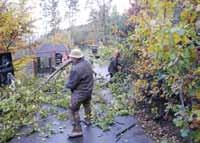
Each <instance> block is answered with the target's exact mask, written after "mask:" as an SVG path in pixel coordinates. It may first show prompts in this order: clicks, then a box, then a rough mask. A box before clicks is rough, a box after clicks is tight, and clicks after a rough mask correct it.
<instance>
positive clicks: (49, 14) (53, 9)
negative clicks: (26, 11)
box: [40, 0, 61, 35]
mask: <svg viewBox="0 0 200 143" xmlns="http://www.w3.org/2000/svg"><path fill="white" fill-rule="evenodd" d="M58 4H59V0H41V4H40V5H41V7H42V10H43V17H44V18H45V19H46V22H47V23H46V24H49V27H50V33H51V34H52V35H54V34H55V33H56V31H57V30H58V29H59V25H60V22H61V18H60V13H59V10H58ZM46 28H48V26H47V25H46ZM47 31H48V30H47V29H46V32H47Z"/></svg>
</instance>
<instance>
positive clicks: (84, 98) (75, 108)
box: [66, 49, 94, 138]
mask: <svg viewBox="0 0 200 143" xmlns="http://www.w3.org/2000/svg"><path fill="white" fill-rule="evenodd" d="M69 57H70V60H71V62H72V69H71V72H70V75H69V80H68V82H67V84H66V87H67V88H69V89H70V90H71V92H72V95H71V105H70V111H71V115H72V121H73V130H72V132H71V134H69V138H73V137H78V136H82V135H83V133H82V129H81V125H80V116H79V109H80V106H81V105H83V107H84V110H85V123H86V125H91V122H90V119H91V107H90V101H91V95H92V90H93V83H94V80H93V70H92V67H91V65H90V64H89V62H87V61H86V60H85V59H84V56H83V54H82V52H81V51H80V50H79V49H74V50H72V51H71V53H70V55H69Z"/></svg>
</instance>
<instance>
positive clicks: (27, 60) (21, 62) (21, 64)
mask: <svg viewBox="0 0 200 143" xmlns="http://www.w3.org/2000/svg"><path fill="white" fill-rule="evenodd" d="M34 58H35V57H34V56H26V57H23V58H20V59H18V60H15V61H14V68H15V70H17V71H18V70H21V69H23V68H24V67H25V66H26V65H27V64H28V63H30V62H32V61H33V59H34Z"/></svg>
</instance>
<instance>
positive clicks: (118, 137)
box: [116, 123, 136, 142]
mask: <svg viewBox="0 0 200 143" xmlns="http://www.w3.org/2000/svg"><path fill="white" fill-rule="evenodd" d="M135 125H136V123H133V124H131V125H130V126H128V127H127V128H125V129H123V130H122V131H120V132H119V133H117V134H116V142H118V141H119V140H120V138H121V136H122V135H123V134H124V133H125V132H127V131H128V130H130V129H131V128H133V127H135Z"/></svg>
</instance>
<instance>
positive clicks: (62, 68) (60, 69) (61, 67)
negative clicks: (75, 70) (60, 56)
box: [33, 60, 71, 94]
mask: <svg viewBox="0 0 200 143" xmlns="http://www.w3.org/2000/svg"><path fill="white" fill-rule="evenodd" d="M70 63H71V60H69V61H67V62H66V63H64V64H63V65H62V66H60V67H59V68H58V69H56V70H55V71H54V72H53V73H52V74H51V75H50V76H49V77H48V78H47V79H46V80H45V81H44V83H42V84H41V85H40V86H39V87H38V88H37V89H36V90H35V91H34V92H33V94H34V93H36V92H37V91H39V90H40V89H41V88H42V87H43V86H44V85H46V84H47V83H48V82H49V81H50V80H51V79H52V78H53V77H54V76H55V75H56V74H57V73H58V72H60V71H62V70H64V68H65V67H66V66H68V65H69V64H70Z"/></svg>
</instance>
